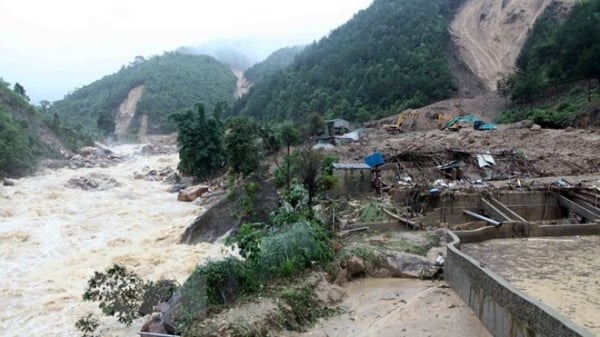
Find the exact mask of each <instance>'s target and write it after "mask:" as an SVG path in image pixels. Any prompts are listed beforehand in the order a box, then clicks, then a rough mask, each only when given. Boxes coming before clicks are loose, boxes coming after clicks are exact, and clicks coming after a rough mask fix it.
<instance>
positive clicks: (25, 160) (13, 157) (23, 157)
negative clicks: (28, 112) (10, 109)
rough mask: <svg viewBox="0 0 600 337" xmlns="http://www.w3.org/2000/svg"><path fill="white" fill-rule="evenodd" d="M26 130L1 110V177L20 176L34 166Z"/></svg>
mask: <svg viewBox="0 0 600 337" xmlns="http://www.w3.org/2000/svg"><path fill="white" fill-rule="evenodd" d="M29 142H30V141H29V138H28V136H27V132H26V130H24V129H23V128H22V127H21V126H20V125H19V124H18V123H16V122H15V121H14V120H13V119H12V118H11V116H10V115H9V114H7V113H6V112H4V111H3V110H2V109H0V176H2V175H3V174H8V175H20V174H23V173H24V172H25V171H28V170H30V169H31V167H32V166H33V155H32V153H31V149H30V143H29Z"/></svg>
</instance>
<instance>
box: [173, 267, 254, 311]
mask: <svg viewBox="0 0 600 337" xmlns="http://www.w3.org/2000/svg"><path fill="white" fill-rule="evenodd" d="M199 280H201V281H199ZM202 281H203V282H202ZM257 281H258V279H257V277H256V276H255V275H254V274H253V271H252V270H251V269H250V268H248V266H247V265H246V263H244V262H243V261H240V260H238V259H236V258H234V257H229V258H226V259H225V260H222V261H211V262H209V263H207V264H206V265H203V266H200V267H198V268H196V270H195V271H194V273H192V275H191V276H190V277H189V278H188V280H186V282H185V283H184V287H186V286H189V285H190V284H195V283H198V284H202V283H204V285H205V286H206V299H207V303H208V304H209V305H220V304H229V303H232V302H234V301H235V300H237V298H238V297H239V296H240V295H241V294H244V293H252V292H254V291H255V290H256V289H257V285H258V283H257Z"/></svg>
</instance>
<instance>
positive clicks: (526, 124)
mask: <svg viewBox="0 0 600 337" xmlns="http://www.w3.org/2000/svg"><path fill="white" fill-rule="evenodd" d="M532 126H533V121H532V120H529V119H525V120H522V121H520V122H516V123H512V124H510V125H509V127H508V128H509V129H530V128H531V127H532Z"/></svg>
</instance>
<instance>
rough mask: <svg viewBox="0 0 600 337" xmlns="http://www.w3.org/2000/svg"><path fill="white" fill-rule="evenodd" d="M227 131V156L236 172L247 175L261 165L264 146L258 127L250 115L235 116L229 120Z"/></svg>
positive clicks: (232, 170) (228, 161) (230, 165)
mask: <svg viewBox="0 0 600 337" xmlns="http://www.w3.org/2000/svg"><path fill="white" fill-rule="evenodd" d="M226 124H227V132H226V133H225V142H224V143H225V156H226V158H227V163H228V164H229V167H230V168H231V172H232V173H234V174H242V175H243V176H247V175H249V174H250V173H252V172H254V171H256V169H258V167H259V166H260V159H261V157H262V146H261V142H260V139H259V137H258V127H257V125H256V123H254V121H253V120H251V119H250V118H248V117H233V118H230V119H229V120H227V123H226Z"/></svg>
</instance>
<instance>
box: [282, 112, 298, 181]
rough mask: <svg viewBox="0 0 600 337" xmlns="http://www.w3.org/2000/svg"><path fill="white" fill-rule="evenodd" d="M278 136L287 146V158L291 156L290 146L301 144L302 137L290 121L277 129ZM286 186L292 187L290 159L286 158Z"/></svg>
mask: <svg viewBox="0 0 600 337" xmlns="http://www.w3.org/2000/svg"><path fill="white" fill-rule="evenodd" d="M277 138H278V139H279V142H280V143H281V145H283V146H285V147H286V148H287V158H289V157H290V147H291V146H292V145H298V144H300V142H301V140H302V138H301V135H300V131H299V130H298V128H297V127H296V125H295V124H294V123H292V122H290V121H287V122H285V123H283V124H281V125H280V126H279V128H278V130H277ZM286 187H287V188H289V187H290V161H289V160H286Z"/></svg>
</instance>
